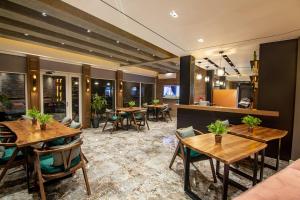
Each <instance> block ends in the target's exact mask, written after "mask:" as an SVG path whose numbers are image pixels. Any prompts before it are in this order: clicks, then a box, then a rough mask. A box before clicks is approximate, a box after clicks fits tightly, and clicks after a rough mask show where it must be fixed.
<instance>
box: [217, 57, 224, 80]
mask: <svg viewBox="0 0 300 200" xmlns="http://www.w3.org/2000/svg"><path fill="white" fill-rule="evenodd" d="M223 53H224V51H220V52H219V54H220V68H219V69H217V75H218V76H224V75H225V67H223V68H222V54H223Z"/></svg>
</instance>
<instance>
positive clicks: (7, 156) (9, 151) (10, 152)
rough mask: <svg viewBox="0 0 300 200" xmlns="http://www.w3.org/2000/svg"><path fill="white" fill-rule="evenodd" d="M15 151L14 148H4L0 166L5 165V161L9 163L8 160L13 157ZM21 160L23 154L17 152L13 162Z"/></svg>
mask: <svg viewBox="0 0 300 200" xmlns="http://www.w3.org/2000/svg"><path fill="white" fill-rule="evenodd" d="M15 149H16V147H10V148H6V149H5V151H4V155H3V157H2V158H0V164H5V163H6V162H7V161H9V159H10V158H11V156H12V155H13V153H14V151H15ZM22 158H23V154H22V152H21V151H19V152H18V154H17V157H16V159H15V160H20V159H22Z"/></svg>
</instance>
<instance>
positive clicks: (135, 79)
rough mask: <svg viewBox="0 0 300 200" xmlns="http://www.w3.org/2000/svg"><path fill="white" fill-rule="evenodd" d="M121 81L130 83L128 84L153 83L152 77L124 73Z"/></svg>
mask: <svg viewBox="0 0 300 200" xmlns="http://www.w3.org/2000/svg"><path fill="white" fill-rule="evenodd" d="M123 80H124V81H130V82H142V83H155V78H154V77H149V76H142V75H137V74H128V73H124V77H123Z"/></svg>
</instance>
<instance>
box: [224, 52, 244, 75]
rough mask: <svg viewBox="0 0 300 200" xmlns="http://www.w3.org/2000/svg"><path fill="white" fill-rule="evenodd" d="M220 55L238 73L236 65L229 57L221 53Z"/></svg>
mask: <svg viewBox="0 0 300 200" xmlns="http://www.w3.org/2000/svg"><path fill="white" fill-rule="evenodd" d="M222 57H223V58H224V59H225V60H226V62H227V63H228V64H229V65H230V66H231V67H232V68H233V70H234V71H235V72H236V73H237V74H238V75H240V74H241V73H240V71H239V70H238V69H237V68H236V66H235V65H234V64H233V62H232V61H231V60H230V58H229V57H228V56H227V55H225V54H223V55H222Z"/></svg>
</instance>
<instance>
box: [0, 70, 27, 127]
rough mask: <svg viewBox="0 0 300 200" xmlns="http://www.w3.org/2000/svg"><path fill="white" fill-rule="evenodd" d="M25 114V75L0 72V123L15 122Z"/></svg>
mask: <svg viewBox="0 0 300 200" xmlns="http://www.w3.org/2000/svg"><path fill="white" fill-rule="evenodd" d="M25 113H26V100H25V75H24V74H17V73H5V72H0V121H4V120H16V119H18V118H20V117H21V116H22V115H24V114H25Z"/></svg>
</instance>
